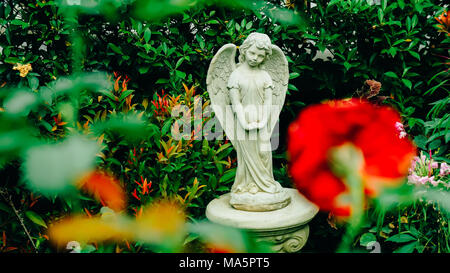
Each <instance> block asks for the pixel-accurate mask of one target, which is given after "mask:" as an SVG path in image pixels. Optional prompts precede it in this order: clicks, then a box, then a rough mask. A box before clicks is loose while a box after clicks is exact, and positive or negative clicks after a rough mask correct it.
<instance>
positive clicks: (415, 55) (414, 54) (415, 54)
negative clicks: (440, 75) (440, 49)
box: [408, 51, 420, 61]
mask: <svg viewBox="0 0 450 273" xmlns="http://www.w3.org/2000/svg"><path fill="white" fill-rule="evenodd" d="M408 52H409V54H411V56H413V57H414V58H416V59H417V60H419V61H420V55H419V53H417V52H414V51H408Z"/></svg>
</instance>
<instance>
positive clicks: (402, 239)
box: [386, 233, 417, 243]
mask: <svg viewBox="0 0 450 273" xmlns="http://www.w3.org/2000/svg"><path fill="white" fill-rule="evenodd" d="M411 241H417V238H416V237H414V236H412V235H410V234H406V233H399V234H395V235H394V236H392V237H389V238H387V239H386V242H394V243H406V242H411Z"/></svg>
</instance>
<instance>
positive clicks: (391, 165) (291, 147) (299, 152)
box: [288, 99, 415, 216]
mask: <svg viewBox="0 0 450 273" xmlns="http://www.w3.org/2000/svg"><path fill="white" fill-rule="evenodd" d="M396 122H400V116H399V114H398V113H397V112H396V111H395V110H393V109H392V108H389V107H377V106H375V105H372V104H370V103H368V102H360V101H359V100H357V99H351V100H337V101H330V102H328V103H325V104H319V105H313V106H310V107H307V108H306V109H305V110H304V111H303V112H301V113H300V115H299V116H298V118H297V119H296V120H295V121H294V122H293V123H292V124H291V125H290V127H289V131H288V154H289V161H290V163H289V172H290V174H291V176H292V177H293V180H294V183H295V185H296V187H297V188H298V190H299V191H300V192H301V193H303V194H304V195H305V196H306V197H307V198H309V199H310V200H311V201H312V202H314V203H316V204H317V205H318V206H319V207H320V208H321V209H322V210H326V211H331V212H332V213H334V214H336V215H340V216H348V215H349V214H350V210H351V207H350V206H349V204H348V203H347V204H345V203H344V202H342V200H340V198H339V197H340V196H341V195H342V194H343V193H347V192H348V189H347V186H346V184H345V183H344V182H343V181H342V180H341V179H340V178H338V177H337V176H336V175H335V174H334V173H333V172H332V171H331V168H330V166H329V157H328V153H329V150H330V149H331V148H334V147H337V146H340V145H343V144H344V143H348V142H350V143H352V144H353V145H354V146H355V147H357V148H359V149H360V150H361V152H362V154H363V157H364V163H363V167H362V169H361V170H360V176H361V178H362V181H363V183H364V185H363V186H364V190H365V193H366V194H368V195H369V196H375V195H377V194H378V193H379V191H380V190H381V189H382V188H383V187H385V186H388V185H393V186H394V185H398V184H399V183H401V182H402V181H403V178H404V177H405V176H406V175H407V172H408V168H409V164H410V162H411V160H412V158H413V156H414V155H415V147H414V145H413V144H412V142H411V141H410V140H409V139H407V138H400V137H399V132H398V130H397V129H396V127H395V123H396Z"/></svg>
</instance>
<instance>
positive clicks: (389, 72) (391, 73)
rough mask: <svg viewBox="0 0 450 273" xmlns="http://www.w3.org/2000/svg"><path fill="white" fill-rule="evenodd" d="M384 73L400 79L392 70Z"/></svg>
mask: <svg viewBox="0 0 450 273" xmlns="http://www.w3.org/2000/svg"><path fill="white" fill-rule="evenodd" d="M384 75H386V76H388V77H390V78H396V79H398V76H397V75H396V74H395V73H394V72H392V71H388V72H386V73H384Z"/></svg>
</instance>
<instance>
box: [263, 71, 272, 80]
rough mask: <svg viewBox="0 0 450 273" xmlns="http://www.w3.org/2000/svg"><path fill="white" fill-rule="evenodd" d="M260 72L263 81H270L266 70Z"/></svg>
mask: <svg viewBox="0 0 450 273" xmlns="http://www.w3.org/2000/svg"><path fill="white" fill-rule="evenodd" d="M261 71H262V75H263V77H264V80H266V81H272V77H271V76H270V74H269V72H267V70H265V69H261Z"/></svg>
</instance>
